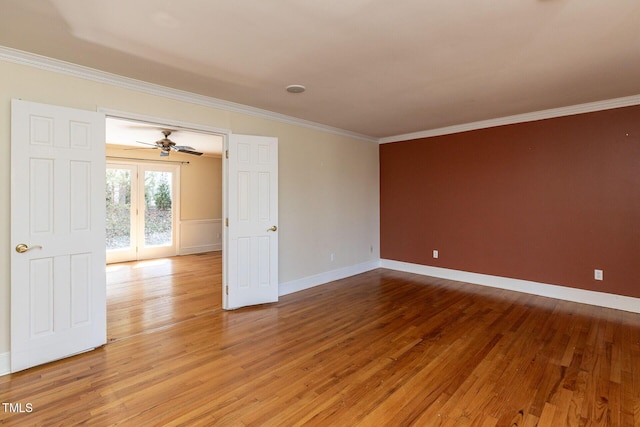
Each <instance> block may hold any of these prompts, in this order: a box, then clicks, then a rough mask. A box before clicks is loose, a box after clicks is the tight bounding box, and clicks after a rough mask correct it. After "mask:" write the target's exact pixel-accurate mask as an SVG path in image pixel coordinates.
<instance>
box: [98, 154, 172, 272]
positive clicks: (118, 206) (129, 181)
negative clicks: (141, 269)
mask: <svg viewBox="0 0 640 427" xmlns="http://www.w3.org/2000/svg"><path fill="white" fill-rule="evenodd" d="M179 171H180V169H179V166H178V165H175V164H167V165H158V164H144V163H112V162H108V163H107V183H106V189H107V194H106V210H107V217H106V220H107V226H106V232H107V234H106V246H107V262H108V263H114V262H124V261H133V260H141V259H151V258H160V257H169V256H175V255H177V253H178V252H177V240H178V239H177V236H176V231H177V228H176V218H178V216H179V206H180V203H179V202H180V198H179V194H178V188H179V187H180V184H179V181H180V179H179V177H180V174H179Z"/></svg>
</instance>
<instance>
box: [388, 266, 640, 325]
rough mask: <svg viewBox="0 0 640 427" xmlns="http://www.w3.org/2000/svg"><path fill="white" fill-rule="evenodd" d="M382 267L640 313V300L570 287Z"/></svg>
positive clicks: (454, 272)
mask: <svg viewBox="0 0 640 427" xmlns="http://www.w3.org/2000/svg"><path fill="white" fill-rule="evenodd" d="M380 267H382V268H388V269H390V270H398V271H404V272H407V273H415V274H421V275H423V276H432V277H439V278H441V279H449V280H456V281H459V282H466V283H472V284H475V285H482V286H490V287H492V288H500V289H508V290H511V291H517V292H524V293H527V294H533V295H539V296H543V297H550V298H556V299H561V300H565V301H572V302H579V303H582V304H590V305H596V306H600V307H607V308H615V309H617V310H624V311H630V312H632V313H640V298H633V297H627V296H623V295H615V294H607V293H604V292H595V291H587V290H584V289H576V288H568V287H565V286H558V285H549V284H546V283H539V282H532V281H529V280H521V279H511V278H508V277H500V276H491V275H488V274H479V273H470V272H467V271H459V270H450V269H448V268H440V267H430V266H428V265H421V264H411V263H408V262H401V261H393V260H389V259H381V260H380Z"/></svg>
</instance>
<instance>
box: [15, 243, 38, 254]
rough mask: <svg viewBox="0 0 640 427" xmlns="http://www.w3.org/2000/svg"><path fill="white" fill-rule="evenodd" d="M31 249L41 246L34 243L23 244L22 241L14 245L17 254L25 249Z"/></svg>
mask: <svg viewBox="0 0 640 427" xmlns="http://www.w3.org/2000/svg"><path fill="white" fill-rule="evenodd" d="M31 249H42V246H40V245H35V246H31V247H29V246H28V245H25V244H24V243H20V244H19V245H18V246H16V252H18V253H19V254H22V253H25V252H27V251H30V250H31Z"/></svg>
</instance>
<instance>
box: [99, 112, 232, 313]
mask: <svg viewBox="0 0 640 427" xmlns="http://www.w3.org/2000/svg"><path fill="white" fill-rule="evenodd" d="M97 111H98V112H99V113H103V114H104V115H105V118H106V119H107V118H114V119H125V120H134V121H139V122H146V123H152V124H160V125H166V126H168V127H172V128H177V129H185V130H192V131H196V132H202V133H209V134H215V135H220V136H222V217H223V219H222V221H223V226H222V284H223V286H221V288H222V290H221V292H222V308H223V309H227V308H228V298H227V295H226V293H225V286H224V285H225V284H226V283H227V282H228V280H227V275H228V271H227V248H228V246H227V244H228V229H227V227H226V226H225V225H224V219H225V218H228V216H229V215H228V213H229V206H228V194H229V180H228V177H227V175H228V169H227V168H228V166H227V162H226V161H225V160H226V159H225V153H226V151H227V150H228V149H229V138H230V136H231V131H230V130H229V129H223V128H217V127H213V126H207V125H202V124H197V123H190V122H183V121H180V120H174V119H168V118H166V117H154V116H149V115H146V114H137V113H131V112H127V111H121V110H114V109H111V108H103V107H98V109H97ZM105 172H106V171H105ZM105 251H106V246H105Z"/></svg>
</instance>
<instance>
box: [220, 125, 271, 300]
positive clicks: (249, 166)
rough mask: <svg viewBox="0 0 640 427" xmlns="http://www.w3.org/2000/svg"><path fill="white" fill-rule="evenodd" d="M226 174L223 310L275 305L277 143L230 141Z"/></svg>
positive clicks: (250, 139)
mask: <svg viewBox="0 0 640 427" xmlns="http://www.w3.org/2000/svg"><path fill="white" fill-rule="evenodd" d="M227 171H228V172H227V173H228V194H227V207H228V218H229V228H228V239H227V241H226V244H227V246H226V247H225V250H227V252H228V254H227V258H226V265H227V274H226V278H227V281H228V284H227V286H228V295H226V298H225V299H223V301H224V302H225V308H227V309H233V308H238V307H243V306H247V305H253V304H263V303H268V302H274V301H277V300H278V231H277V224H278V139H277V138H271V137H262V136H247V135H231V138H230V140H229V159H228V165H227Z"/></svg>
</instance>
